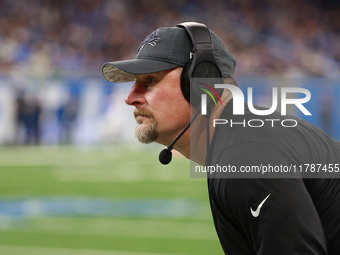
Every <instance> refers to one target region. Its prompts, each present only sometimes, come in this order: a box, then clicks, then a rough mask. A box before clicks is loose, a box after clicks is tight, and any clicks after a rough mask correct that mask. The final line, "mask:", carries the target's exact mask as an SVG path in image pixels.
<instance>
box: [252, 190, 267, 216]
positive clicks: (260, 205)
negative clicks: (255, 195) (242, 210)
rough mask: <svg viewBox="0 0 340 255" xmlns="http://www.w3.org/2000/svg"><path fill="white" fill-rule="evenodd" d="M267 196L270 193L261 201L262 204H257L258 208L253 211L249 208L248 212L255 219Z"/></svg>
mask: <svg viewBox="0 0 340 255" xmlns="http://www.w3.org/2000/svg"><path fill="white" fill-rule="evenodd" d="M269 196H270V193H269V195H268V196H266V198H265V199H263V200H262V202H261V203H260V204H259V206H258V207H257V208H256V210H255V211H254V210H253V208H251V207H250V212H251V214H252V215H253V216H254V217H255V218H256V217H258V216H259V215H260V211H261V208H262V206H263V204H264V202H266V200H267V199H268V197H269Z"/></svg>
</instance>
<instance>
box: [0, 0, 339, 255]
mask: <svg viewBox="0 0 340 255" xmlns="http://www.w3.org/2000/svg"><path fill="white" fill-rule="evenodd" d="M339 11H340V5H339V2H338V1H335V0H334V1H331V0H327V1H321V0H319V1H308V0H298V1H297V0H272V1H269V0H259V1H250V0H244V1H236V0H230V1H219V0H210V1H203V0H202V1H193V0H183V1H179V0H172V1H160V0H144V1H137V0H126V1H123V0H29V1H28V0H27V1H25V0H20V1H19V0H18V1H12V0H0V144H1V147H0V171H1V172H0V253H1V254H38V255H39V254H52V255H54V254H70V255H78V254H85V255H87V254H88V255H90V254H91V255H92V254H99V255H101V254H103V255H107V254H113V255H117V254H119V255H120V254H121V255H147V254H151V255H152V254H154V255H157V254H158V255H160V254H177V255H179V254H222V250H221V248H220V246H219V243H218V240H217V236H216V234H215V231H214V227H213V223H212V219H211V215H210V211H209V210H210V209H209V204H208V197H207V191H206V182H205V180H194V179H190V178H189V170H188V169H189V162H187V160H185V159H183V158H181V157H180V156H178V159H176V160H175V161H174V162H173V163H172V164H171V165H170V166H166V167H164V166H161V165H160V164H159V163H158V160H157V156H158V151H159V149H160V148H161V147H160V146H157V145H151V146H143V145H139V144H137V142H136V141H135V139H134V127H135V121H134V120H133V117H132V110H133V109H132V107H128V106H125V105H124V98H125V96H126V94H127V93H128V91H129V89H130V87H131V85H127V84H112V83H108V82H106V81H105V80H104V78H102V76H101V66H102V65H103V63H104V62H107V61H111V60H122V59H129V58H133V57H134V55H135V51H136V49H137V48H138V45H139V44H140V42H141V41H142V40H143V39H144V38H145V36H146V35H148V34H149V33H150V32H152V31H153V30H155V29H156V28H158V27H161V26H173V25H175V24H177V23H180V22H183V21H199V22H203V23H206V24H207V25H208V27H209V28H211V29H212V30H213V31H215V32H216V34H217V35H219V36H220V38H221V39H222V40H223V41H224V42H225V45H226V46H227V49H228V50H229V51H230V52H231V53H232V54H233V55H234V56H235V57H236V58H237V60H238V64H237V68H236V72H235V78H236V79H237V80H238V81H239V84H240V87H241V88H242V89H245V88H246V87H248V86H252V87H254V93H255V94H254V96H255V103H257V104H259V105H265V104H266V103H267V102H268V95H271V89H270V87H271V86H276V87H279V86H300V87H304V88H307V89H309V90H310V91H311V94H312V100H311V101H310V102H309V103H308V104H306V107H307V109H308V110H310V112H311V113H312V114H313V115H312V116H310V117H308V118H307V120H308V121H310V122H312V123H314V124H316V125H317V126H319V127H320V128H322V129H323V130H324V131H325V132H326V133H327V134H329V135H330V136H332V137H333V138H335V139H338V140H340V129H339V127H340V107H339V106H338V102H339V99H340V84H339V76H340V33H339V32H340V18H339V15H338V14H339ZM130 108H131V109H130ZM295 113H296V114H297V115H299V112H295ZM300 117H302V118H305V116H300Z"/></svg>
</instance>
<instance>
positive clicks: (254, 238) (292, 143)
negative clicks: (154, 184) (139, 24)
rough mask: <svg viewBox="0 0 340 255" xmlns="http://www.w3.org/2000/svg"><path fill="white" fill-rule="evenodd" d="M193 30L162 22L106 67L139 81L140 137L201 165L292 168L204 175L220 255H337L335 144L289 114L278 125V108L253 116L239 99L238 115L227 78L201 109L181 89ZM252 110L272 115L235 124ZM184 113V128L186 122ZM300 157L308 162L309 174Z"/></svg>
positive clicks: (226, 67)
mask: <svg viewBox="0 0 340 255" xmlns="http://www.w3.org/2000/svg"><path fill="white" fill-rule="evenodd" d="M190 36H191V37H190ZM190 36H189V34H188V32H187V30H186V29H184V28H183V27H171V28H159V29H158V30H156V31H154V32H153V33H151V34H150V35H149V36H148V37H147V38H146V39H145V40H144V41H143V42H142V44H141V45H140V47H139V49H138V51H137V54H136V58H135V59H133V60H127V61H118V62H109V63H106V64H105V65H104V66H103V75H104V77H105V78H106V79H107V80H109V81H112V82H127V81H132V80H135V81H136V82H135V84H134V86H133V87H132V89H131V91H130V93H129V94H128V96H127V98H126V100H125V102H126V103H127V104H129V105H132V106H134V107H135V110H134V115H135V118H136V121H137V123H138V125H137V128H136V137H137V138H138V140H139V141H140V142H142V143H151V142H157V143H160V144H163V145H166V146H168V145H169V144H171V145H170V146H168V148H169V149H172V147H174V148H175V149H176V150H177V151H179V152H180V153H182V154H183V155H184V156H186V157H187V158H189V159H191V160H193V161H195V162H197V163H199V164H201V165H206V166H209V165H210V166H214V165H217V164H218V165H219V166H228V165H229V166H230V165H231V166H232V167H235V169H237V170H240V169H241V168H242V167H246V166H248V167H250V166H268V167H269V165H270V166H272V167H279V166H281V168H282V167H283V168H285V167H288V166H290V169H291V168H293V169H295V171H290V172H288V173H284V174H283V175H279V176H272V175H271V176H269V177H270V178H268V177H267V178H259V176H258V175H257V173H255V174H251V175H247V174H244V175H240V174H239V175H235V176H233V173H228V174H224V173H221V172H220V173H214V174H211V175H209V177H210V178H209V179H208V187H209V195H210V204H211V209H212V214H213V218H214V223H215V227H216V231H217V233H218V236H219V239H220V242H221V244H222V247H223V250H224V252H225V253H226V254H231V255H235V254H240V255H247V254H261V255H267V254H268V255H272V254H285V255H286V254H315V255H316V254H318V255H320V254H340V182H339V179H338V177H339V164H340V148H339V146H338V145H337V144H336V143H335V142H334V141H333V140H332V139H331V138H329V137H328V136H327V135H325V134H324V133H323V132H322V131H321V130H319V129H318V128H316V127H315V126H313V125H311V124H310V123H308V122H305V121H302V120H300V119H298V118H294V117H292V116H289V119H290V120H288V123H290V124H292V123H293V124H294V123H297V125H296V126H294V127H290V128H285V127H282V126H280V125H279V124H278V123H282V121H286V120H285V117H284V116H282V115H281V114H279V113H278V112H274V113H272V114H270V115H268V116H257V115H254V114H253V113H252V112H251V111H250V110H249V108H248V106H247V105H246V104H245V105H244V107H245V111H244V114H243V115H242V116H240V115H234V114H233V109H234V103H235V101H236V99H235V98H234V99H233V95H232V93H231V90H232V89H231V87H229V90H228V89H225V90H223V91H222V92H219V93H220V94H219V96H220V99H221V101H220V102H221V103H220V104H216V105H215V106H213V108H211V109H210V108H209V110H208V111H209V114H207V115H208V118H206V117H205V116H204V114H203V113H199V112H197V109H198V108H199V107H197V105H194V104H193V103H192V102H190V100H188V96H187V94H186V93H184V92H183V75H182V72H186V70H187V67H186V65H187V63H188V61H189V60H190V58H191V57H192V56H193V55H195V54H196V52H195V49H197V50H199V49H200V48H199V47H196V45H194V47H193V41H192V35H191V34H190ZM210 36H211V43H212V45H213V47H206V48H210V49H211V48H212V52H213V55H214V57H215V60H216V64H217V65H218V68H219V70H220V73H221V77H222V78H223V79H224V80H225V82H226V83H228V84H233V85H234V86H237V83H236V82H235V80H234V79H233V78H232V77H231V76H232V74H233V72H234V68H235V65H236V60H235V58H234V57H233V56H232V55H231V54H230V53H229V52H227V51H226V49H225V47H224V45H223V43H222V42H221V40H220V39H219V38H218V37H217V36H216V35H215V34H214V33H213V32H211V31H210ZM189 65H190V62H189ZM183 67H184V69H185V70H184V71H183ZM181 80H182V81H181ZM209 105H211V104H209ZM195 113H196V114H195ZM192 116H194V117H192ZM254 117H256V119H257V120H261V121H263V122H265V121H266V120H267V119H272V120H273V121H272V122H270V125H268V124H267V125H263V126H261V127H257V128H252V127H251V126H243V125H236V124H235V123H248V121H249V120H252V119H254ZM207 119H208V120H207ZM216 120H233V121H234V124H235V125H231V126H222V125H215V124H216V123H215V121H216ZM274 120H276V121H274ZM189 121H190V124H191V126H190V129H189V131H190V132H189V131H185V130H186V128H188V127H189V125H188V122H189ZM207 121H209V125H208V128H207V129H208V130H205V128H204V127H205V126H206V124H207V123H206V122H207ZM178 134H181V135H180V136H178ZM207 136H208V137H207ZM206 140H208V141H209V144H207V142H205V141H206ZM202 145H205V146H202ZM197 148H200V149H197ZM202 148H203V149H202ZM205 148H206V149H205ZM306 165H307V166H309V167H311V168H312V169H314V170H311V171H310V172H309V173H307V172H308V171H306V170H308V169H306ZM319 165H322V166H323V167H326V168H329V169H325V173H326V172H327V171H328V174H326V175H323V173H321V172H319V171H315V167H316V166H319ZM285 169H286V168H285ZM330 169H332V171H330ZM316 172H317V173H316ZM248 177H249V178H248ZM281 177H284V178H281ZM311 177H312V178H311ZM325 177H332V178H325Z"/></svg>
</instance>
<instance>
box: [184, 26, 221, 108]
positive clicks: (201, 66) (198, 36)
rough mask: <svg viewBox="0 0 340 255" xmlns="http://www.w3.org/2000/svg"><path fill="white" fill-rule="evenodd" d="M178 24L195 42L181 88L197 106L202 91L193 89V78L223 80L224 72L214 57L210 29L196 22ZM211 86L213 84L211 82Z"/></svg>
mask: <svg viewBox="0 0 340 255" xmlns="http://www.w3.org/2000/svg"><path fill="white" fill-rule="evenodd" d="M177 26H178V27H183V28H185V30H186V31H187V33H188V34H189V36H190V38H191V41H192V44H193V50H192V52H191V54H190V55H191V56H190V60H189V61H188V62H187V63H186V64H185V66H184V67H183V71H182V75H181V89H182V93H183V96H184V98H185V99H186V100H187V101H188V102H190V103H191V104H192V105H193V106H195V107H197V106H198V105H199V104H200V101H201V98H200V97H201V94H202V91H198V89H193V86H192V84H191V82H192V80H191V79H193V78H200V79H202V81H203V80H207V79H209V78H210V79H215V81H216V80H219V79H220V80H222V73H221V71H220V69H219V67H218V64H217V62H216V60H215V57H214V53H213V44H212V41H211V37H210V32H209V29H208V28H207V27H206V26H205V25H204V24H202V23H196V22H185V23H181V24H178V25H177ZM219 83H221V82H219ZM210 86H213V84H210ZM218 94H219V95H221V94H222V90H219V91H218Z"/></svg>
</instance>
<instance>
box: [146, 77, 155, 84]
mask: <svg viewBox="0 0 340 255" xmlns="http://www.w3.org/2000/svg"><path fill="white" fill-rule="evenodd" d="M154 81H155V79H154V78H148V80H147V82H148V84H151V83H153V82H154Z"/></svg>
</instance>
